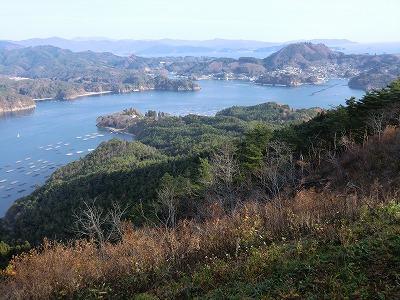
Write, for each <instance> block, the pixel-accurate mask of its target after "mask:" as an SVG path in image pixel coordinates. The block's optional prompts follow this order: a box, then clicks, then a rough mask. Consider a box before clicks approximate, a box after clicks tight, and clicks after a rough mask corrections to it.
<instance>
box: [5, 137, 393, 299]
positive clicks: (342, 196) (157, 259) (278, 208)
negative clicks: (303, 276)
mask: <svg viewBox="0 0 400 300" xmlns="http://www.w3.org/2000/svg"><path fill="white" fill-rule="evenodd" d="M394 141H395V143H394ZM398 141H399V133H398V130H393V129H387V131H385V133H384V134H383V136H382V137H381V139H380V142H379V145H377V143H376V141H369V142H368V145H367V146H364V147H361V148H358V149H356V151H352V153H351V154H346V155H347V156H343V157H342V158H341V163H342V166H344V168H345V169H346V171H347V173H349V174H356V175H354V177H355V178H356V179H355V181H357V182H362V181H361V179H360V178H361V175H360V172H364V171H366V170H368V169H371V170H372V169H373V168H372V164H373V163H374V162H375V164H379V163H380V162H379V161H377V160H376V159H375V160H374V157H375V155H380V153H381V152H382V151H384V153H385V155H388V154H389V153H392V154H393V153H394V150H397V147H398V146H399V145H400V142H398ZM368 149H369V150H368ZM392 159H393V158H392ZM366 161H367V162H368V164H366V163H365V162H366ZM386 163H387V162H386ZM357 169H358V171H359V172H358V173H357V172H356V171H357ZM386 169H387V168H386ZM377 174H378V175H382V174H381V173H380V172H378V173H377ZM368 176H370V174H369V175H368ZM369 180H371V178H369ZM370 182H371V181H370ZM392 187H393V186H392ZM392 196H393V194H391V193H389V192H388V189H386V188H385V185H379V184H377V183H376V184H374V185H370V186H368V187H365V188H364V189H363V190H362V191H360V189H359V188H357V189H354V188H351V189H347V190H346V189H343V192H340V193H339V192H336V193H333V192H330V191H316V190H314V189H309V190H301V191H299V192H298V193H297V194H296V196H295V197H294V198H292V199H287V200H281V201H280V202H279V203H277V202H273V201H272V202H268V203H259V202H248V203H246V204H244V205H243V206H241V207H240V208H238V209H237V210H236V211H235V212H233V213H231V214H229V215H226V214H223V213H222V211H223V210H222V209H220V208H219V207H218V206H217V205H216V204H213V206H211V207H210V208H209V210H210V211H212V212H213V213H212V214H211V215H212V217H211V218H210V219H209V220H207V221H205V222H202V223H198V222H195V221H183V222H181V223H180V224H179V225H178V226H177V228H175V229H165V228H164V227H163V228H150V227H144V228H140V229H134V228H133V227H132V226H131V225H130V224H126V225H125V230H124V234H123V238H122V241H121V242H119V243H118V244H106V245H105V246H104V247H102V248H101V249H99V248H98V247H96V244H95V243H93V242H90V241H78V242H74V243H73V244H68V245H65V244H61V243H56V242H47V241H45V242H44V244H43V246H42V247H41V248H40V249H36V250H33V251H31V252H29V253H26V254H23V255H20V256H18V257H15V258H14V259H13V260H12V261H11V263H10V265H9V267H8V268H7V270H6V271H5V272H4V274H3V282H2V283H1V285H0V297H1V298H3V299H50V298H54V297H58V296H63V295H64V296H65V295H67V296H71V295H74V294H76V293H77V292H79V291H81V290H84V289H85V288H88V287H92V286H95V285H101V284H102V283H105V282H106V283H107V284H108V285H110V286H114V287H118V286H120V285H121V284H122V283H121V282H124V280H125V279H126V278H130V280H131V282H134V284H130V285H129V288H130V289H132V293H135V292H141V291H144V290H148V289H152V288H153V287H154V283H155V281H158V282H160V281H163V280H167V277H168V276H174V275H176V274H178V273H179V272H182V271H185V270H188V269H190V268H193V267H195V266H196V264H198V263H199V262H202V261H204V259H206V258H207V257H224V256H235V255H239V254H242V253H243V252H245V251H247V250H246V249H248V247H250V246H257V245H262V244H269V243H271V242H274V241H281V240H282V239H298V238H301V237H302V236H306V235H307V236H310V235H311V236H313V235H315V236H317V237H318V238H322V239H329V240H337V241H339V242H342V243H345V240H346V238H347V237H346V236H344V235H343V234H342V232H341V228H342V224H343V222H350V221H351V220H353V219H356V218H357V217H358V216H359V214H360V213H361V212H362V209H363V207H366V206H367V207H370V208H371V207H372V208H373V207H375V206H376V205H379V204H380V203H383V202H387V201H389V200H392V198H393V197H392Z"/></svg>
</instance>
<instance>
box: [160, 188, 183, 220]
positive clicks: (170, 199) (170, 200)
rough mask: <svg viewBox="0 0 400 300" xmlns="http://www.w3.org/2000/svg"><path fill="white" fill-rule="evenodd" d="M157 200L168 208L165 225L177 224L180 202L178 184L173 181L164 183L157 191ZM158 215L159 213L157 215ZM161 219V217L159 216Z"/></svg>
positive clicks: (163, 206)
mask: <svg viewBox="0 0 400 300" xmlns="http://www.w3.org/2000/svg"><path fill="white" fill-rule="evenodd" d="M157 202H158V204H160V205H161V206H162V208H163V209H164V208H165V210H166V217H165V219H164V221H163V223H164V224H165V226H171V227H175V226H176V214H177V209H178V208H177V207H178V204H179V198H178V195H177V190H176V186H175V185H174V184H173V182H169V183H164V184H163V185H162V187H161V188H160V189H159V190H158V193H157ZM157 216H158V215H157ZM159 219H160V220H161V218H159Z"/></svg>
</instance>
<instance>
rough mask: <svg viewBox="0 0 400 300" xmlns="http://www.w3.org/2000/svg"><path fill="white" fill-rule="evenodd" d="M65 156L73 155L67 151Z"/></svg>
mask: <svg viewBox="0 0 400 300" xmlns="http://www.w3.org/2000/svg"><path fill="white" fill-rule="evenodd" d="M65 155H66V156H71V155H74V154H73V153H67V154H65Z"/></svg>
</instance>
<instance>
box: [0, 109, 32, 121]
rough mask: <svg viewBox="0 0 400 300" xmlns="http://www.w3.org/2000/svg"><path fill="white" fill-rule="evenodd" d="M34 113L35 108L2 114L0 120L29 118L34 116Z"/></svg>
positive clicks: (0, 113)
mask: <svg viewBox="0 0 400 300" xmlns="http://www.w3.org/2000/svg"><path fill="white" fill-rule="evenodd" d="M34 112H35V109H34V108H31V109H25V110H19V111H11V112H0V119H7V118H16V117H23V116H28V115H30V114H33V113H34Z"/></svg>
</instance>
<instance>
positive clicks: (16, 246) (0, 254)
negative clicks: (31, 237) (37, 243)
mask: <svg viewBox="0 0 400 300" xmlns="http://www.w3.org/2000/svg"><path fill="white" fill-rule="evenodd" d="M30 249H31V245H30V244H29V243H28V242H24V243H13V244H12V245H10V244H7V243H5V242H4V241H0V271H1V269H4V268H5V267H7V265H8V262H9V261H10V259H11V258H12V257H13V256H14V255H17V254H20V253H22V252H26V251H28V250H30Z"/></svg>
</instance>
